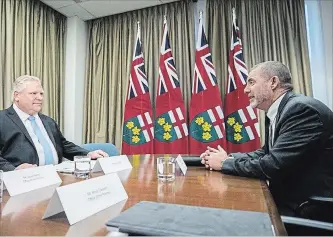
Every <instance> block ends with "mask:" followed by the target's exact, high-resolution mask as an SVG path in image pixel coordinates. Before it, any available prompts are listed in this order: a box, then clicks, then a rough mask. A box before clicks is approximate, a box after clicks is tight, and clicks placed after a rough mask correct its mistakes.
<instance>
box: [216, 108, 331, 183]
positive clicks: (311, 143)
mask: <svg viewBox="0 0 333 237" xmlns="http://www.w3.org/2000/svg"><path fill="white" fill-rule="evenodd" d="M286 114H288V116H283V118H281V128H280V129H279V133H278V134H276V136H277V139H276V141H275V143H274V146H273V147H272V149H270V151H269V153H268V154H264V153H263V152H262V151H260V152H257V154H259V155H260V154H261V156H260V157H259V158H257V157H255V156H253V155H252V154H251V153H249V154H251V155H249V154H248V155H244V156H238V158H237V156H236V157H235V159H228V160H226V161H225V162H224V163H223V166H222V172H223V173H225V174H233V175H239V176H246V177H253V178H260V179H272V178H274V177H276V176H278V175H283V174H284V173H287V172H290V171H292V168H293V167H295V166H296V165H297V164H298V163H299V162H302V161H301V159H302V157H304V156H305V155H308V153H309V152H313V151H315V150H318V149H320V147H321V144H324V142H323V141H325V140H326V139H327V134H326V133H325V128H324V125H323V123H322V121H321V120H320V116H319V114H318V112H317V111H316V110H315V109H313V108H312V107H310V106H307V105H305V104H295V105H294V106H291V108H290V109H289V110H288V113H287V112H286Z"/></svg>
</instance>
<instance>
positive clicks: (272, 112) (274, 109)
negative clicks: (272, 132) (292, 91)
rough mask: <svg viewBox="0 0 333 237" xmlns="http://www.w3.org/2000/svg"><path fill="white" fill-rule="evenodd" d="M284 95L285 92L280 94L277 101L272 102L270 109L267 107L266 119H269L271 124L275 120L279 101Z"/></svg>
mask: <svg viewBox="0 0 333 237" xmlns="http://www.w3.org/2000/svg"><path fill="white" fill-rule="evenodd" d="M286 93H287V92H285V93H284V94H282V95H281V96H280V97H279V98H278V99H277V100H275V101H274V103H273V104H272V105H271V107H269V109H268V111H267V117H268V118H269V120H270V121H271V123H273V121H274V120H275V117H276V115H277V112H278V109H279V106H280V104H281V101H282V99H283V97H284V96H285V95H286Z"/></svg>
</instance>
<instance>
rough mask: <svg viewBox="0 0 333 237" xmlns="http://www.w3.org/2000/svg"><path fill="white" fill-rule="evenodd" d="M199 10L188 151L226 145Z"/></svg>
mask: <svg viewBox="0 0 333 237" xmlns="http://www.w3.org/2000/svg"><path fill="white" fill-rule="evenodd" d="M201 14H202V13H200V19H199V28H198V40H197V43H196V55H195V68H194V78H193V85H192V98H191V104H190V154H201V153H202V152H204V151H205V150H206V149H207V146H212V147H217V145H221V146H222V147H223V148H226V140H225V125H224V115H223V111H222V108H223V106H222V100H221V95H220V92H219V89H218V85H217V80H216V74H215V69H214V65H213V63H212V56H211V53H210V50H209V46H208V43H207V39H206V35H205V32H204V27H203V24H202V20H201V19H202V15H201Z"/></svg>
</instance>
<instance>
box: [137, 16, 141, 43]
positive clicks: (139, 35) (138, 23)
mask: <svg viewBox="0 0 333 237" xmlns="http://www.w3.org/2000/svg"><path fill="white" fill-rule="evenodd" d="M137 25H138V37H139V39H140V43H141V34H140V30H141V29H140V21H137Z"/></svg>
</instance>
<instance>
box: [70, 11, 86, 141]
mask: <svg viewBox="0 0 333 237" xmlns="http://www.w3.org/2000/svg"><path fill="white" fill-rule="evenodd" d="M87 37H88V35H87V26H86V22H84V21H82V20H81V19H79V18H78V17H76V16H75V17H71V18H68V21H67V39H66V60H65V103H64V108H65V116H64V117H65V118H64V119H65V121H64V122H65V123H64V125H65V126H64V136H65V137H66V139H67V140H69V141H72V142H74V143H76V144H78V145H80V144H82V141H83V139H82V138H83V137H82V128H83V108H84V105H85V103H84V80H85V62H86V49H87Z"/></svg>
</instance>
